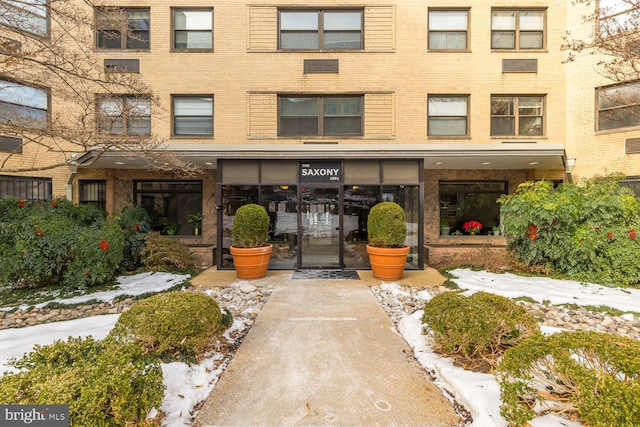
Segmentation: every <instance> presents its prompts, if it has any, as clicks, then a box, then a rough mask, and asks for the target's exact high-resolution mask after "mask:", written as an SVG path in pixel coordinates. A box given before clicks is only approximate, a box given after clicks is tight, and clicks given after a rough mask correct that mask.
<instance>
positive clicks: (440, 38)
mask: <svg viewBox="0 0 640 427" xmlns="http://www.w3.org/2000/svg"><path fill="white" fill-rule="evenodd" d="M468 15H469V11H468V10H430V11H429V49H432V50H465V49H467V34H468V32H467V30H468V25H469V24H468V22H469V20H468Z"/></svg>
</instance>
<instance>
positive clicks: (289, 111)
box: [278, 96, 363, 136]
mask: <svg viewBox="0 0 640 427" xmlns="http://www.w3.org/2000/svg"><path fill="white" fill-rule="evenodd" d="M278 101H279V108H278V116H279V124H280V126H279V131H278V134H279V135H280V136H313V135H318V136H322V135H362V103H363V98H362V96H281V97H279V99H278Z"/></svg>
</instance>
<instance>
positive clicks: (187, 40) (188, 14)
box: [173, 9, 213, 51]
mask: <svg viewBox="0 0 640 427" xmlns="http://www.w3.org/2000/svg"><path fill="white" fill-rule="evenodd" d="M173 49H175V50H182V49H185V50H207V51H210V50H212V49H213V10H211V9H173Z"/></svg>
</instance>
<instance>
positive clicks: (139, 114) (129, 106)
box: [98, 96, 151, 136]
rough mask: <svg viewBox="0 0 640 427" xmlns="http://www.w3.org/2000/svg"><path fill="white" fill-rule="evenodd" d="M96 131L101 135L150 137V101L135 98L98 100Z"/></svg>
mask: <svg viewBox="0 0 640 427" xmlns="http://www.w3.org/2000/svg"><path fill="white" fill-rule="evenodd" d="M98 130H99V132H100V133H101V134H103V135H129V136H139V135H151V101H150V99H149V98H146V97H136V96H107V97H101V98H99V100H98Z"/></svg>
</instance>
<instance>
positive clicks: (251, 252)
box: [229, 244, 273, 280]
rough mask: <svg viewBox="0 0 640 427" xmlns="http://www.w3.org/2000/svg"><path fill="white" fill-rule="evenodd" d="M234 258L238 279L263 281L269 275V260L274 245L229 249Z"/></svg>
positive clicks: (232, 247)
mask: <svg viewBox="0 0 640 427" xmlns="http://www.w3.org/2000/svg"><path fill="white" fill-rule="evenodd" d="M229 251H230V252H231V255H232V256H233V265H234V266H235V268H236V276H238V279H243V280H251V279H261V278H263V277H264V276H266V275H267V268H268V267H269V259H270V258H271V252H272V251H273V245H271V244H266V245H265V246H261V247H259V248H238V247H235V246H231V247H230V248H229Z"/></svg>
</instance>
